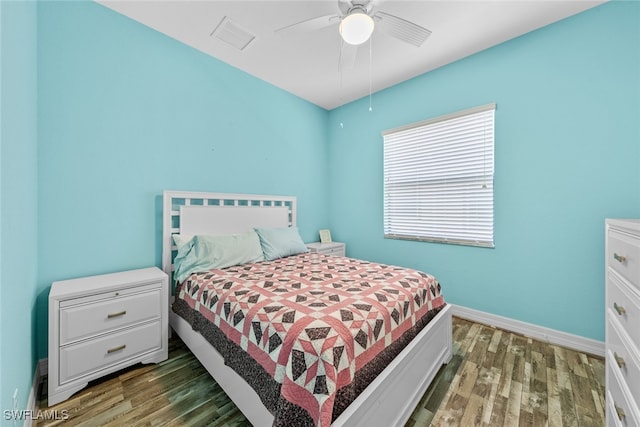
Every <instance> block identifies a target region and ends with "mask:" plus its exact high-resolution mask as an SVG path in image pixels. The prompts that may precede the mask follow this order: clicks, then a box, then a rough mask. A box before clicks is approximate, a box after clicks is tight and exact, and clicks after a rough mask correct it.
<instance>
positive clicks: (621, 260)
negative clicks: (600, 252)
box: [613, 252, 627, 263]
mask: <svg viewBox="0 0 640 427" xmlns="http://www.w3.org/2000/svg"><path fill="white" fill-rule="evenodd" d="M613 259H615V260H616V261H618V262H620V263H623V262H625V261H626V260H627V257H626V256H624V255H618V254H617V253H615V252H614V253H613Z"/></svg>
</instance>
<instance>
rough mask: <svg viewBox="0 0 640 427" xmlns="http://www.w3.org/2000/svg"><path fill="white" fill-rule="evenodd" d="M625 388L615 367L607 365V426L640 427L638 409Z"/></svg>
mask: <svg viewBox="0 0 640 427" xmlns="http://www.w3.org/2000/svg"><path fill="white" fill-rule="evenodd" d="M624 388H625V387H624V386H623V385H622V384H621V382H620V380H619V378H618V377H617V375H616V374H615V371H614V369H613V366H611V365H610V364H607V396H606V400H607V426H622V427H640V420H639V419H638V407H637V405H636V404H635V403H634V402H633V401H631V400H629V399H628V398H627V395H626V391H625V390H624Z"/></svg>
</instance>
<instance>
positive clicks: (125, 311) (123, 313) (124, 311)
mask: <svg viewBox="0 0 640 427" xmlns="http://www.w3.org/2000/svg"><path fill="white" fill-rule="evenodd" d="M125 314H127V310H122V311H119V312H117V313H109V314H107V319H113V318H114V317H120V316H124V315H125Z"/></svg>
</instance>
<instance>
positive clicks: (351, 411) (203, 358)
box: [162, 191, 452, 427]
mask: <svg viewBox="0 0 640 427" xmlns="http://www.w3.org/2000/svg"><path fill="white" fill-rule="evenodd" d="M163 199H164V200H163V237H162V266H163V270H164V271H165V272H166V273H167V274H168V275H169V277H170V278H171V277H172V272H173V257H174V256H175V251H176V248H175V246H174V245H173V241H172V237H171V236H172V235H173V234H176V233H181V234H191V235H195V234H209V235H221V234H233V233H242V232H245V231H248V230H250V229H252V228H253V227H286V226H295V225H296V198H295V197H290V196H264V195H247V194H224V193H195V192H184V191H165V192H164V198H163ZM169 288H170V289H172V288H173V286H169ZM169 300H170V301H173V298H172V297H171V295H169ZM169 323H170V325H171V327H172V328H173V330H174V331H175V332H176V333H177V334H178V335H179V336H180V338H181V339H182V340H183V341H184V343H185V344H186V345H187V347H189V349H190V350H191V352H192V353H193V354H194V355H195V356H196V358H197V359H198V360H199V361H200V363H202V365H203V366H204V367H205V368H206V369H207V371H208V372H209V373H210V374H211V376H212V377H213V378H214V379H215V380H216V382H218V384H220V386H221V387H222V388H223V390H224V391H225V392H226V393H227V395H229V397H230V398H231V400H232V401H233V402H234V403H235V404H236V406H237V407H238V408H239V409H240V411H242V413H243V414H244V415H245V417H247V419H248V420H249V421H250V422H251V423H252V424H253V425H254V426H256V427H261V426H265V427H266V426H271V425H272V424H273V419H274V417H273V415H272V414H271V413H270V412H269V411H268V410H267V409H266V408H265V407H264V405H263V404H262V401H261V400H260V398H259V397H258V395H257V394H256V392H255V391H254V390H253V389H252V388H251V387H250V386H249V385H248V384H247V383H246V382H245V381H244V380H243V379H242V378H241V377H240V376H239V375H238V374H237V373H236V372H235V371H233V370H232V369H231V368H229V367H228V366H226V365H225V364H224V359H223V358H222V356H220V354H219V353H218V352H217V351H216V350H215V348H213V346H211V344H209V342H208V341H207V340H206V339H204V338H203V337H202V335H200V334H199V333H198V332H195V331H194V330H193V329H192V328H191V325H189V323H187V322H186V321H185V320H184V319H182V318H181V317H180V316H178V315H176V314H175V313H174V312H173V310H171V309H169ZM451 348H452V331H451V307H450V306H449V305H447V306H446V307H445V308H444V309H443V310H441V311H440V313H438V315H437V316H436V317H435V318H434V319H433V320H431V322H429V324H428V325H427V326H426V327H425V328H424V329H423V330H422V331H421V332H420V333H419V334H418V336H417V337H416V338H415V339H414V340H413V341H412V342H411V343H410V344H409V345H408V346H407V347H406V348H405V349H404V350H403V351H402V352H401V353H400V354H399V355H398V356H397V357H396V358H395V359H394V360H393V361H392V362H391V363H390V364H389V365H388V366H387V367H386V368H385V369H384V371H382V373H381V374H380V375H379V376H378V377H377V378H376V379H375V380H374V381H373V382H372V383H371V384H370V385H369V386H368V387H367V388H366V389H365V390H364V391H363V392H362V393H361V394H360V396H358V398H357V399H356V400H355V401H354V402H353V403H352V404H351V405H349V407H347V409H346V410H345V411H344V412H343V413H342V414H341V415H340V416H339V417H338V418H337V419H336V420H335V421H334V422H333V424H332V426H349V427H356V426H372V425H378V426H404V424H405V423H406V421H407V420H408V419H409V417H410V416H411V413H412V412H413V410H414V408H415V407H416V405H417V404H418V402H419V400H420V399H421V398H422V395H423V394H424V392H425V390H426V389H427V387H428V385H429V384H430V383H431V381H432V380H433V377H434V376H435V374H436V373H437V372H438V370H439V369H440V367H441V366H442V364H444V363H448V362H449V360H450V359H451V355H452V350H451Z"/></svg>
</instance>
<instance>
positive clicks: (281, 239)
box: [254, 227, 309, 261]
mask: <svg viewBox="0 0 640 427" xmlns="http://www.w3.org/2000/svg"><path fill="white" fill-rule="evenodd" d="M254 230H256V233H258V236H259V237H260V245H261V246H262V252H264V258H265V259H266V260H267V261H271V260H274V259H276V258H282V257H286V256H289V255H296V254H300V253H303V252H309V250H308V249H307V247H306V246H305V244H304V242H303V241H302V238H301V237H300V233H299V232H298V228H297V227H283V228H255V229H254Z"/></svg>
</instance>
